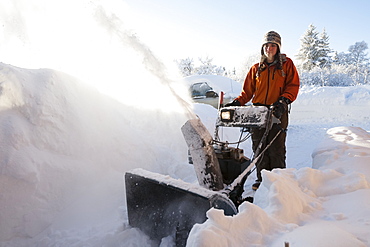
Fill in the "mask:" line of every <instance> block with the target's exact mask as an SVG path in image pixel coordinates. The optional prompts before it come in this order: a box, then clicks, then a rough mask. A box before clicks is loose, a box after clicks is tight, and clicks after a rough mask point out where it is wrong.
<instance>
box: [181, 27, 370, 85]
mask: <svg viewBox="0 0 370 247" xmlns="http://www.w3.org/2000/svg"><path fill="white" fill-rule="evenodd" d="M300 42H301V44H300V49H299V52H298V54H297V55H296V56H295V58H296V61H297V62H296V63H297V64H296V67H297V69H298V71H299V73H300V78H301V85H318V86H351V85H361V84H370V75H369V74H370V59H369V57H368V53H367V52H366V51H367V49H368V45H367V43H366V42H365V41H361V42H356V43H355V44H354V45H351V46H349V48H348V51H346V52H340V53H338V52H337V51H334V50H332V49H331V48H330V43H329V35H328V34H327V32H326V30H325V29H324V30H323V31H322V32H321V33H319V32H318V31H317V30H316V27H315V26H314V25H313V24H310V25H309V27H308V29H307V30H306V32H305V33H304V34H303V35H302V37H301V39H300ZM212 61H213V59H212V58H209V57H206V58H199V62H200V65H199V66H195V65H194V61H193V59H192V58H185V59H180V60H177V61H176V63H177V65H178V68H179V71H180V73H181V74H182V75H183V76H189V75H202V74H208V75H222V76H226V77H229V78H231V79H233V80H235V81H240V82H242V81H243V80H244V77H245V75H246V73H247V72H248V70H249V68H250V67H251V66H252V65H253V64H254V63H256V62H258V61H259V55H258V54H256V55H252V56H250V57H249V58H247V59H246V61H245V63H244V65H243V66H242V68H241V69H240V70H239V71H236V69H235V68H233V69H232V70H227V69H226V68H225V67H223V66H217V65H214V64H213V63H212Z"/></svg>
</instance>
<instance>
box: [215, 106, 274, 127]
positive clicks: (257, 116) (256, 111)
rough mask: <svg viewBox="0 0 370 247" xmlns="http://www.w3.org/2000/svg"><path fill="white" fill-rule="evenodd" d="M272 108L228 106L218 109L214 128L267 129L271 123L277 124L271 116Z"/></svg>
mask: <svg viewBox="0 0 370 247" xmlns="http://www.w3.org/2000/svg"><path fill="white" fill-rule="evenodd" d="M272 111H273V106H254V105H248V106H228V107H223V108H220V110H219V113H218V118H217V121H216V127H219V126H221V127H244V128H269V126H268V123H269V122H270V121H269V119H270V118H271V117H272V123H279V122H280V120H279V119H277V118H276V117H275V116H274V115H273V114H272Z"/></svg>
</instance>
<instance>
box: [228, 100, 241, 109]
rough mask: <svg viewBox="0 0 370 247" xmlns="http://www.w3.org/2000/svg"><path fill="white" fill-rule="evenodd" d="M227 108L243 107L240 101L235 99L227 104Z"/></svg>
mask: <svg viewBox="0 0 370 247" xmlns="http://www.w3.org/2000/svg"><path fill="white" fill-rule="evenodd" d="M227 106H241V104H240V102H239V101H238V100H236V99H234V100H233V101H232V102H230V103H227V104H225V107H227Z"/></svg>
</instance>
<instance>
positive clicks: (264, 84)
mask: <svg viewBox="0 0 370 247" xmlns="http://www.w3.org/2000/svg"><path fill="white" fill-rule="evenodd" d="M282 62H283V66H282V70H280V69H276V66H275V65H270V66H268V65H267V64H266V63H265V65H266V69H264V70H262V71H261V72H260V75H259V76H257V72H258V66H259V64H258V63H257V64H255V65H253V66H252V67H251V69H250V70H249V72H248V74H247V77H246V78H245V81H244V84H243V89H242V92H241V94H240V96H238V97H237V98H236V100H238V101H239V102H240V104H241V105H244V104H246V103H247V102H249V101H250V100H251V99H252V103H253V104H264V105H271V104H273V103H275V102H276V101H277V100H278V99H279V97H281V96H282V97H285V98H287V99H289V100H290V101H291V102H293V101H294V100H295V99H296V98H297V95H298V90H299V76H298V72H297V69H296V67H295V66H294V64H293V61H292V60H291V59H290V58H288V57H285V55H283V61H282Z"/></svg>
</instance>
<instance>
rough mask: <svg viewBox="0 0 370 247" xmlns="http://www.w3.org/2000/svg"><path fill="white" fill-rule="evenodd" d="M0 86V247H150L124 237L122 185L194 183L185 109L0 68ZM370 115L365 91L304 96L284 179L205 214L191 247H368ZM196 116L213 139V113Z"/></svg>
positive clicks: (61, 77)
mask: <svg viewBox="0 0 370 247" xmlns="http://www.w3.org/2000/svg"><path fill="white" fill-rule="evenodd" d="M0 78H1V80H0V81H1V83H0V155H1V157H2V159H1V161H0V195H1V196H0V246H24V247H25V246H152V244H153V243H152V242H151V241H150V239H148V237H146V236H145V235H144V234H142V233H141V232H140V231H139V230H138V229H134V228H131V227H129V226H128V222H127V212H126V202H125V188H124V181H123V175H124V172H125V171H128V170H130V169H133V168H139V167H140V168H144V169H147V170H150V171H154V172H158V173H161V174H168V175H170V176H171V177H174V178H178V179H181V180H184V181H186V182H190V183H196V178H195V174H194V171H193V168H192V166H190V165H188V164H187V147H186V144H185V141H184V139H183V136H182V134H181V131H180V128H181V126H182V125H183V124H184V123H185V122H186V120H187V119H188V118H189V117H191V116H193V114H191V113H189V109H190V110H191V107H190V108H189V107H187V104H186V102H187V101H188V99H186V98H185V101H181V102H179V101H178V97H177V96H174V95H173V93H172V92H171V90H162V91H161V92H162V94H161V96H160V100H161V101H162V100H164V102H166V103H167V104H169V105H171V106H177V107H171V108H170V109H168V108H166V107H164V106H161V104H153V105H152V107H144V106H143V104H141V105H140V104H139V106H137V105H135V104H134V105H132V104H131V105H130V104H126V103H122V102H120V101H118V100H116V99H112V98H110V97H108V96H106V95H103V94H101V93H99V92H98V91H96V90H95V89H94V88H92V87H90V86H88V85H86V84H84V83H82V82H81V81H79V80H77V79H76V78H73V77H71V76H69V75H66V74H64V73H61V72H58V71H54V70H49V69H40V70H28V69H21V68H17V67H14V66H12V65H7V64H0ZM148 83H149V82H148ZM150 83H153V81H151V82H150ZM157 83H158V84H156V85H157V86H161V83H159V82H157ZM166 85H167V84H166ZM162 86H163V85H162ZM184 90H186V88H184ZM141 100H143V99H142V98H141ZM158 100H159V99H158V95H153V96H150V95H149V96H146V98H145V101H146V102H151V101H153V102H155V101H158ZM369 107H370V87H369V86H358V87H346V88H340V87H335V88H329V87H321V88H314V87H312V88H311V87H304V88H302V89H301V91H300V94H299V97H298V99H297V101H296V102H294V103H293V105H292V109H291V115H290V116H291V117H290V120H291V121H290V126H289V130H288V140H287V152H288V153H287V165H288V168H287V169H284V170H275V171H273V172H264V174H263V176H264V180H263V183H262V185H261V188H260V189H259V190H258V191H257V193H256V195H255V203H254V204H250V203H244V204H243V205H242V206H241V207H240V213H239V214H238V215H236V216H234V217H226V216H223V214H222V212H221V211H219V210H210V211H208V212H207V216H208V218H209V219H208V220H207V221H206V222H205V223H204V224H199V225H196V226H195V227H194V228H193V229H192V231H191V234H190V237H189V239H188V244H189V246H283V245H284V242H289V243H290V246H370V234H369V233H370V230H369V229H370V189H369V188H370V166H369V165H370V134H369V132H368V131H369V130H370V121H369V118H370V111H369V110H368V109H369ZM193 111H194V113H195V114H197V115H199V116H200V118H201V119H202V121H203V122H204V124H205V125H206V126H207V127H208V128H209V130H210V132H211V133H213V128H214V123H215V117H216V114H217V111H216V109H214V108H213V107H211V106H209V105H204V104H194V105H193ZM233 134H234V133H233V132H232V131H231V132H230V133H227V135H228V136H227V137H228V138H234V136H233ZM237 134H238V133H235V136H237ZM235 138H237V137H235ZM249 147H250V144H249V143H246V144H245V145H244V148H245V149H246V151H247V150H249ZM247 153H248V151H247ZM252 180H253V175H252V176H251V177H250V179H249V180H248V181H247V184H246V186H250V183H251V181H252ZM161 246H173V242H172V240H171V239H170V238H165V239H163V241H162V243H161Z"/></svg>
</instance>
